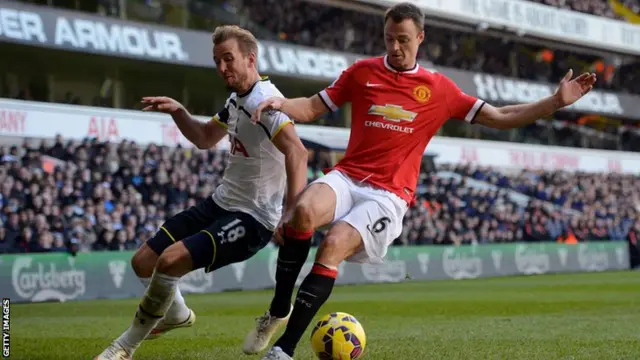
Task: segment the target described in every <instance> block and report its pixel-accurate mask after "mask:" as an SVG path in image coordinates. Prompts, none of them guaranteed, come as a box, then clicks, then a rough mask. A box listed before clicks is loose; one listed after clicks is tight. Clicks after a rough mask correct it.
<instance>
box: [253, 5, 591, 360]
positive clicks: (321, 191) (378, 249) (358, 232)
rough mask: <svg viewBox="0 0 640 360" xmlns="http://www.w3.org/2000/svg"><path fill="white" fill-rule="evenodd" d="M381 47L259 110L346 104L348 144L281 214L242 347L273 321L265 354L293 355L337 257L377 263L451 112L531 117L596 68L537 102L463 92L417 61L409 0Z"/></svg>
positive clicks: (389, 19)
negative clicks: (270, 291) (267, 277)
mask: <svg viewBox="0 0 640 360" xmlns="http://www.w3.org/2000/svg"><path fill="white" fill-rule="evenodd" d="M384 25H385V27H384V38H385V44H386V49H387V54H386V55H385V56H383V57H375V58H370V59H366V60H361V61H358V62H356V63H354V64H353V65H351V66H350V67H349V68H348V69H346V70H345V71H344V72H343V73H342V74H341V75H340V77H339V78H338V79H337V80H336V81H335V82H334V83H333V84H332V85H330V86H329V87H328V88H326V89H325V90H323V91H321V92H320V93H319V94H318V95H314V96H312V97H310V98H297V99H284V98H271V99H268V100H265V101H264V102H263V103H262V104H260V105H259V106H258V108H257V110H256V113H255V114H254V116H253V119H254V121H256V119H258V118H259V115H260V113H261V112H262V111H282V112H284V113H286V114H288V115H289V116H290V117H291V118H292V119H295V120H296V121H298V122H310V121H312V120H314V119H316V118H317V117H319V116H320V115H322V114H323V113H325V112H327V111H329V110H331V111H335V110H337V109H338V108H339V107H341V106H342V105H343V104H344V103H347V102H351V104H352V110H351V111H352V125H351V135H350V138H349V144H348V146H347V150H346V154H345V156H344V158H343V159H342V160H340V161H339V162H338V163H337V164H336V165H335V167H334V168H333V170H332V171H330V172H329V173H328V174H327V175H326V176H324V177H322V178H320V179H318V180H316V181H315V182H313V183H312V184H310V185H308V186H307V188H306V189H305V190H304V191H303V192H302V194H301V195H300V196H299V198H298V199H297V201H296V205H295V206H294V207H293V208H291V209H287V210H286V213H285V215H284V217H283V219H282V221H281V224H282V225H281V229H280V232H279V233H280V235H281V239H278V240H281V241H282V246H281V247H280V250H279V255H278V266H277V272H276V288H275V294H274V298H273V301H272V303H271V307H270V309H269V311H267V312H266V313H265V314H264V315H263V316H262V317H260V318H258V321H257V326H256V328H255V329H253V330H252V331H251V332H250V333H249V334H248V335H247V338H246V339H245V344H244V351H245V353H257V352H259V351H261V350H263V349H265V348H266V347H267V345H268V343H269V341H270V338H271V336H272V335H273V334H274V333H275V331H276V330H277V328H278V327H280V326H282V325H284V323H286V322H287V321H288V323H287V328H286V330H285V332H284V334H283V335H282V336H281V337H280V339H278V340H277V341H276V343H275V344H274V346H273V347H272V348H271V350H270V351H269V352H268V353H267V354H266V355H265V357H264V358H263V359H272V360H274V359H275V360H277V359H291V358H292V356H293V353H294V350H295V347H296V345H297V343H298V342H299V341H300V338H301V336H302V335H303V333H304V331H305V329H306V328H307V327H308V325H309V323H310V322H311V321H312V319H313V317H314V316H315V314H316V312H317V311H318V309H319V308H320V306H321V305H322V304H323V303H324V302H325V301H326V300H327V299H328V297H329V295H330V293H331V291H332V288H333V285H334V281H335V279H336V277H337V269H338V265H339V264H340V263H341V262H342V261H345V260H347V261H352V262H360V263H381V262H382V261H383V258H384V256H385V255H386V253H387V248H388V246H389V245H390V244H391V243H392V242H393V240H394V239H396V238H397V237H398V236H399V235H400V234H401V232H402V219H403V217H404V215H405V212H406V211H407V208H408V207H409V206H410V204H411V203H412V201H413V199H414V193H415V189H416V186H417V182H418V175H419V171H420V163H421V160H422V157H423V153H424V150H425V148H426V146H427V144H428V143H429V141H430V140H431V138H432V137H433V136H434V135H435V133H436V132H437V131H438V129H439V128H440V127H441V126H442V125H443V124H444V122H445V121H447V120H448V119H450V118H454V119H459V120H464V121H466V122H468V123H474V124H480V125H483V126H487V127H491V128H497V129H511V128H516V127H522V126H525V125H528V124H530V123H532V122H534V121H536V120H537V119H540V118H543V117H547V116H550V115H551V114H553V113H554V112H555V111H556V110H558V109H560V108H562V107H564V106H567V105H570V104H572V103H574V102H576V101H577V100H579V99H580V98H581V97H582V96H584V94H586V93H587V92H588V91H589V90H591V88H592V87H593V84H594V83H595V80H596V78H595V74H588V73H585V74H582V75H580V76H579V77H577V78H575V79H573V80H571V77H572V74H573V73H572V71H571V70H570V71H569V72H568V73H567V75H566V76H565V77H564V78H563V79H562V81H561V82H560V85H559V87H558V90H557V91H556V92H555V93H554V94H553V95H552V96H549V97H547V98H544V99H541V100H539V101H537V102H535V103H531V104H523V105H512V106H505V107H493V106H491V105H489V104H487V103H485V102H484V101H482V100H480V99H476V98H474V97H472V96H469V95H467V94H465V93H463V92H462V91H461V90H460V89H459V88H458V87H457V86H456V84H454V83H453V82H452V81H451V80H450V79H448V78H447V77H445V76H444V75H442V74H439V73H433V72H430V71H428V70H426V69H424V68H422V67H420V65H418V63H417V61H416V55H417V52H418V47H419V46H420V44H421V43H422V41H423V40H424V36H425V34H424V31H423V29H424V14H423V13H422V11H421V10H420V9H419V8H418V7H417V6H415V5H413V4H411V3H401V4H398V5H395V6H394V7H392V8H390V9H389V10H388V11H387V12H386V14H385V18H384ZM326 224H332V225H331V228H330V229H329V231H328V233H327V234H326V236H325V238H324V239H323V241H322V243H321V244H320V247H319V249H318V252H317V254H316V259H315V263H314V266H313V268H312V270H311V272H310V273H309V275H308V276H307V277H306V278H305V279H304V281H303V282H302V284H301V285H300V289H299V291H298V294H297V297H296V300H295V306H294V307H293V310H291V296H292V295H293V288H294V285H295V282H296V279H297V277H298V275H299V273H300V270H301V268H302V265H303V264H304V262H305V261H306V258H307V256H308V253H309V248H310V240H311V236H312V234H313V232H314V229H316V228H318V227H321V226H323V225H326Z"/></svg>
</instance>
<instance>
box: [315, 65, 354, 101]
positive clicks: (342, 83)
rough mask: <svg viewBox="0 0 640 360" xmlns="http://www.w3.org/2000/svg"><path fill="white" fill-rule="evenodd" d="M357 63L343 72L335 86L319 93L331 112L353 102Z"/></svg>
mask: <svg viewBox="0 0 640 360" xmlns="http://www.w3.org/2000/svg"><path fill="white" fill-rule="evenodd" d="M357 63H358V62H355V63H353V64H351V66H349V67H348V68H347V69H345V70H343V71H342V73H341V74H340V77H338V78H337V79H336V81H334V82H333V84H331V85H329V86H328V87H327V88H326V89H324V90H322V91H320V93H318V95H319V96H320V99H322V101H323V102H324V104H325V105H326V106H327V108H329V110H331V111H337V110H338V109H339V108H340V107H341V106H342V105H343V104H344V103H347V102H350V101H351V95H352V94H353V91H352V88H353V83H354V81H353V73H354V69H355V67H356V64H357Z"/></svg>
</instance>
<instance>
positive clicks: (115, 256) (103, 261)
mask: <svg viewBox="0 0 640 360" xmlns="http://www.w3.org/2000/svg"><path fill="white" fill-rule="evenodd" d="M314 252H315V250H312V252H311V254H310V256H309V258H308V262H307V264H305V266H304V268H303V270H302V272H301V273H300V276H299V278H298V285H300V282H301V281H302V279H303V278H304V277H305V276H306V275H307V273H308V272H309V270H310V269H311V265H312V261H313V258H314ZM132 255H133V252H95V253H81V254H78V255H77V256H75V257H74V256H71V255H69V254H64V253H55V254H21V255H2V256H0V273H1V274H2V277H0V295H1V296H2V297H9V298H11V300H12V301H14V302H39V301H69V300H80V299H105V298H130V297H138V296H141V295H142V291H143V288H142V285H141V284H140V281H139V280H138V278H137V277H136V276H135V274H134V273H133V270H132V269H131V266H130V259H131V256H132ZM277 258H278V251H277V249H276V248H273V247H268V248H266V249H264V250H262V251H261V252H260V253H258V254H257V255H256V256H254V257H253V258H252V259H250V260H248V261H246V262H243V263H238V264H233V265H230V266H227V267H226V268H223V269H220V270H218V271H217V272H214V273H210V274H205V273H204V271H202V270H197V271H193V272H191V273H189V274H188V275H186V276H185V277H184V278H182V279H181V282H180V288H181V289H182V291H183V292H185V293H209V292H219V291H225V290H251V289H265V288H271V287H273V286H274V285H275V275H276V262H277ZM622 269H629V250H628V244H627V243H626V242H591V243H583V244H578V245H561V244H555V243H536V244H524V243H523V244H506V245H479V246H461V247H452V246H409V247H394V248H391V249H390V250H389V254H388V256H387V259H386V261H385V263H384V264H382V265H368V264H351V263H343V264H342V265H341V266H340V268H339V276H338V280H337V282H338V284H364V283H380V282H400V281H411V280H437V279H456V280H458V279H475V278H481V277H491V276H508V275H538V274H546V273H559V272H582V271H606V270H622Z"/></svg>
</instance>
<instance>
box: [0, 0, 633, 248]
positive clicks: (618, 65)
mask: <svg viewBox="0 0 640 360" xmlns="http://www.w3.org/2000/svg"><path fill="white" fill-rule="evenodd" d="M23 2H28V3H34V4H39V5H54V6H56V7H60V8H66V9H74V10H80V11H85V12H91V13H98V14H101V15H104V16H110V17H118V18H120V17H125V14H126V18H127V19H129V20H134V21H138V22H142V23H154V24H164V25H169V26H175V27H189V28H191V29H195V30H204V31H210V30H211V29H212V28H213V27H214V26H215V25H217V24H220V23H229V22H230V23H237V24H240V25H242V26H244V27H247V28H249V29H251V30H252V31H253V32H254V33H255V34H256V35H257V36H258V37H259V38H260V39H262V40H276V41H280V42H288V43H293V44H299V45H305V46H310V47H314V48H319V49H329V50H337V51H341V52H347V53H355V54H363V55H378V54H381V53H383V51H384V48H383V44H382V42H381V41H380V37H379V36H378V35H381V34H382V20H381V9H380V8H374V7H366V9H365V8H364V7H358V8H359V9H360V11H356V10H355V9H354V7H353V6H348V7H344V8H342V7H336V6H334V4H338V3H339V4H341V5H345V3H344V2H342V3H340V2H332V5H327V4H320V3H318V2H317V1H313V2H307V1H294V0H284V1H276V0H252V1H242V0H229V1H206V2H205V1H199V0H194V1H188V2H186V3H183V2H174V1H160V0H158V1H127V2H121V1H116V0H99V1H80V0H79V1H52V0H31V1H27V0H23ZM536 2H538V3H541V4H546V5H551V6H555V7H559V8H563V9H567V10H573V11H579V12H582V13H589V14H593V15H598V16H602V17H607V18H611V19H616V20H623V21H627V22H634V21H637V19H636V18H635V17H634V16H638V14H640V5H639V4H638V2H637V1H634V0H624V1H615V0H611V1H599V0H538V1H536ZM122 4H126V7H124V8H121V5H122ZM185 4H186V5H185ZM352 5H353V4H352ZM365 10H366V11H365ZM302 14H303V15H304V16H301V15H302ZM185 19H187V20H185ZM449 25H450V26H442V24H441V23H436V22H430V21H428V25H427V26H426V27H425V30H426V34H427V39H426V43H425V44H424V46H423V47H422V49H421V53H420V54H419V56H420V58H421V60H422V61H423V63H425V64H428V65H433V66H443V67H448V68H455V69H462V70H470V71H475V72H481V73H485V74H496V75H503V76H506V77H509V78H518V79H524V80H531V81H535V82H550V83H555V82H556V81H557V79H559V78H560V77H562V75H564V72H565V71H566V69H567V68H573V69H574V71H575V72H582V71H594V72H597V73H598V75H599V76H598V78H599V82H598V84H597V88H598V89H601V90H609V91H613V92H616V93H631V94H640V66H638V58H637V57H629V56H622V55H620V54H612V53H606V52H602V51H591V50H590V49H581V48H579V47H576V46H568V45H567V44H559V43H552V42H548V41H547V42H545V41H531V39H528V38H527V39H525V37H519V36H514V34H511V35H506V34H500V33H498V32H495V31H491V30H486V29H482V28H472V27H469V26H466V25H462V24H454V23H452V24H449ZM372 34H378V35H376V36H372ZM0 85H2V86H3V87H6V86H5V85H6V84H0ZM74 91H77V90H73V89H69V91H68V92H67V93H66V94H65V95H64V96H62V97H59V98H57V99H54V101H56V102H59V103H65V104H76V105H80V104H81V105H92V106H100V107H109V106H113V103H112V102H108V101H106V100H105V99H104V98H103V97H102V95H101V94H99V91H100V90H99V89H96V93H95V94H92V95H94V96H93V98H92V99H91V100H88V101H87V100H86V99H87V97H86V96H84V97H82V98H83V99H85V100H84V101H83V100H81V97H80V96H79V94H78V93H74ZM3 93H6V91H4V92H3ZM83 95H84V94H83ZM10 97H13V98H17V99H23V100H35V101H51V97H48V96H45V95H44V94H43V92H42V91H41V89H40V88H38V86H37V85H35V83H34V82H29V81H26V82H23V83H22V85H21V87H20V89H19V90H18V91H17V92H14V93H11V95H10ZM190 110H193V111H192V112H193V113H195V114H201V115H210V114H211V113H210V112H209V111H210V109H203V108H198V107H192V106H190ZM556 116H557V117H556V119H555V120H553V121H548V120H549V119H545V120H540V121H538V122H537V123H535V124H532V125H531V126H529V127H527V128H525V129H520V130H514V131H511V132H500V133H495V132H491V131H489V130H487V129H482V128H480V129H477V128H476V129H473V130H469V129H468V128H463V127H462V126H459V125H455V126H454V127H452V128H449V127H447V128H445V129H443V131H442V132H441V133H440V134H439V135H440V136H456V137H471V138H483V139H495V140H503V141H511V142H520V143H533V144H539V145H561V146H567V147H583V148H593V149H609V150H623V151H632V152H640V130H639V129H640V128H639V127H638V124H637V120H631V119H624V118H612V117H608V116H601V115H593V114H584V113H575V112H569V111H567V112H562V113H559V114H556ZM0 156H1V163H0V183H1V184H2V192H1V194H0V207H1V208H2V212H1V214H0V220H2V225H3V226H1V227H0V252H3V253H7V252H50V251H69V250H71V251H92V250H96V251H97V250H111V251H119V250H128V249H134V248H136V247H137V246H138V245H139V244H141V243H142V242H144V241H145V240H146V239H147V238H148V237H149V236H150V235H151V234H153V232H154V231H155V230H156V229H157V228H158V227H159V226H160V224H161V222H162V221H163V220H164V219H165V218H166V217H167V216H168V215H169V214H172V213H174V212H176V211H179V210H180V209H182V208H184V207H186V206H189V205H192V204H194V203H195V202H196V201H198V200H199V199H202V198H203V197H204V196H207V194H209V193H210V192H211V191H212V189H213V188H214V187H215V186H216V185H217V184H218V181H219V179H220V175H221V171H222V169H223V168H224V164H225V161H226V158H225V156H226V155H225V153H224V152H221V151H215V150H211V151H204V152H203V151H194V150H191V149H184V148H180V147H178V148H169V147H160V146H155V145H149V146H141V145H138V144H135V143H132V142H127V141H123V142H121V143H108V142H106V143H105V142H99V141H96V140H94V139H87V140H84V141H73V140H65V139H63V138H62V137H58V138H57V139H56V141H54V142H53V143H52V144H48V143H46V142H42V143H38V144H32V143H30V142H25V143H23V144H21V145H19V146H12V147H5V148H3V149H2V150H1V152H0ZM330 164H331V159H330V156H329V155H328V154H326V153H323V152H321V151H314V152H312V156H310V162H309V175H308V177H309V180H313V179H315V178H317V177H319V176H322V173H321V169H323V168H325V167H327V166H328V165H330ZM60 165H64V166H63V168H60V167H59V166H60ZM421 188H422V189H423V191H422V193H421V194H420V195H419V198H418V200H419V201H418V202H417V204H416V205H415V206H413V207H412V208H411V209H410V211H409V212H408V214H407V216H406V218H405V225H406V226H405V229H404V232H403V234H402V235H401V236H400V237H399V238H398V239H397V240H396V245H409V244H455V245H460V244H480V243H506V242H516V241H527V242H536V241H556V242H567V243H572V242H583V241H589V240H612V241H628V242H629V243H630V244H631V245H632V246H633V248H634V249H637V248H638V246H639V245H638V239H639V238H640V218H639V216H638V214H639V212H640V207H638V206H637V205H636V204H637V203H640V191H639V190H640V178H638V177H637V176H634V175H618V174H593V173H578V174H571V175H569V174H568V173H565V172H541V171H522V172H516V173H513V172H507V171H503V170H501V169H492V168H474V167H468V166H466V165H465V166H463V165H460V164H449V165H442V164H440V165H439V166H438V167H436V168H435V169H430V171H428V172H427V171H426V170H425V172H424V173H423V176H422V183H421ZM318 235H319V236H318V239H319V238H320V237H321V236H322V232H319V234H318ZM318 239H316V240H318ZM636 252H637V250H636Z"/></svg>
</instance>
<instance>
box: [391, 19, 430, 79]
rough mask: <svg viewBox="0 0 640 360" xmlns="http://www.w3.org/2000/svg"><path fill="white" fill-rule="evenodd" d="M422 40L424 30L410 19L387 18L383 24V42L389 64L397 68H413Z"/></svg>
mask: <svg viewBox="0 0 640 360" xmlns="http://www.w3.org/2000/svg"><path fill="white" fill-rule="evenodd" d="M423 40H424V31H423V30H422V29H418V27H417V26H416V24H415V23H414V22H413V20H411V19H405V20H402V21H401V22H395V21H393V19H389V20H388V21H387V23H386V24H385V25H384V43H385V46H386V48H387V55H388V57H389V64H391V66H393V67H394V68H396V69H398V70H405V69H411V68H413V66H414V65H415V61H416V58H417V56H418V48H419V47H420V44H421V43H422V41H423Z"/></svg>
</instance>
